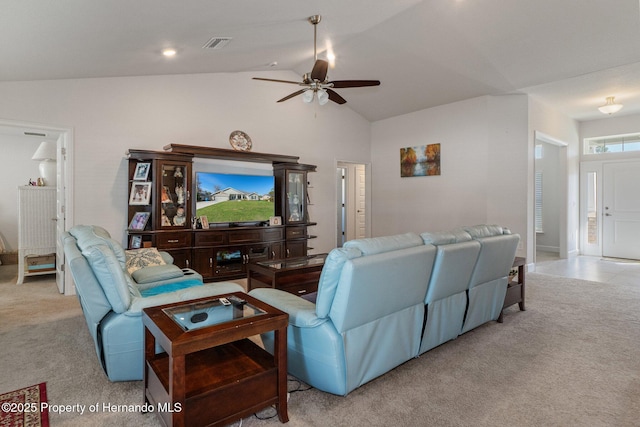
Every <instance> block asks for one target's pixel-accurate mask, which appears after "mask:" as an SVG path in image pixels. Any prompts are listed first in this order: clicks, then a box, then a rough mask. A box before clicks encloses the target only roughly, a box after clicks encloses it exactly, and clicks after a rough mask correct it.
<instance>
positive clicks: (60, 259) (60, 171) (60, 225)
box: [56, 134, 66, 294]
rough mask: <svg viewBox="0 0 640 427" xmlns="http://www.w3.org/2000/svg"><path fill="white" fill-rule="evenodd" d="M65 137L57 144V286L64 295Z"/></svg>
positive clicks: (62, 136)
mask: <svg viewBox="0 0 640 427" xmlns="http://www.w3.org/2000/svg"><path fill="white" fill-rule="evenodd" d="M64 141H65V136H64V134H63V135H61V136H60V137H59V138H58V142H57V150H56V151H57V164H56V285H58V291H60V293H61V294H64V293H65V292H64V291H65V289H64V283H65V274H64V247H63V246H62V242H61V241H60V236H62V233H64V231H65V214H64V212H65V205H64V204H65V192H64V187H65V186H64V175H65V174H64V166H65V160H66V159H65V153H66V148H65V142H64Z"/></svg>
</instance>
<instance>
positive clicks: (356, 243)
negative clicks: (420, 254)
mask: <svg viewBox="0 0 640 427" xmlns="http://www.w3.org/2000/svg"><path fill="white" fill-rule="evenodd" d="M423 244H424V243H423V242H422V240H421V239H420V236H418V235H417V234H415V233H405V234H397V235H395V236H383V237H370V238H368V239H356V240H349V241H348V242H346V243H345V244H344V247H345V248H357V249H359V250H360V252H362V255H375V254H380V253H383V252H391V251H396V250H398V249H406V248H412V247H414V246H421V245H423Z"/></svg>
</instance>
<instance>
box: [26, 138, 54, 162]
mask: <svg viewBox="0 0 640 427" xmlns="http://www.w3.org/2000/svg"><path fill="white" fill-rule="evenodd" d="M56 157H57V156H56V143H55V142H54V141H42V142H41V143H40V145H39V146H38V149H37V150H36V152H35V153H34V154H33V157H31V160H55V159H56Z"/></svg>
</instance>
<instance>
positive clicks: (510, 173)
mask: <svg viewBox="0 0 640 427" xmlns="http://www.w3.org/2000/svg"><path fill="white" fill-rule="evenodd" d="M434 143H440V144H441V175H440V176H428V177H411V178H401V177H400V148H403V147H410V146H421V145H426V144H434ZM371 149H372V153H371V158H372V164H373V168H372V169H373V182H372V192H373V196H372V200H373V218H374V220H373V223H372V226H373V229H372V234H373V235H374V236H380V235H387V234H396V233H402V232H406V231H414V232H418V233H419V232H423V231H439V230H447V229H451V228H454V227H458V226H461V225H473V224H481V223H492V224H500V225H503V226H506V227H509V228H511V229H512V230H513V232H515V233H519V234H520V235H521V236H522V239H523V242H522V246H523V247H526V246H525V243H526V231H527V230H526V224H527V223H526V207H527V202H526V189H527V178H528V176H527V97H526V95H512V96H499V97H480V98H474V99H470V100H466V101H461V102H456V103H452V104H448V105H443V106H439V107H435V108H430V109H426V110H422V111H417V112H414V113H411V114H406V115H402V116H398V117H393V118H390V119H386V120H381V121H378V122H375V123H373V125H372V144H371Z"/></svg>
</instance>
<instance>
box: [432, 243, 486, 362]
mask: <svg viewBox="0 0 640 427" xmlns="http://www.w3.org/2000/svg"><path fill="white" fill-rule="evenodd" d="M421 236H422V239H423V240H424V242H425V244H427V245H434V246H436V247H437V253H436V259H435V263H434V266H433V272H432V273H431V279H430V280H429V290H428V291H427V296H426V298H425V301H424V302H425V305H426V311H427V319H426V322H425V327H424V333H423V337H422V343H421V345H420V354H422V353H424V352H426V351H428V350H431V349H432V348H434V347H437V346H439V345H440V344H443V343H445V342H447V341H449V340H452V339H455V338H457V337H458V335H460V333H461V332H460V331H461V330H462V325H463V323H464V319H465V313H466V311H467V290H468V289H469V283H470V282H471V276H472V274H473V271H474V269H475V267H476V263H477V261H478V255H479V253H480V249H481V245H480V243H479V242H476V241H473V240H472V238H471V236H470V235H469V234H468V233H467V232H465V231H462V230H456V231H450V232H437V233H422V234H421Z"/></svg>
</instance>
